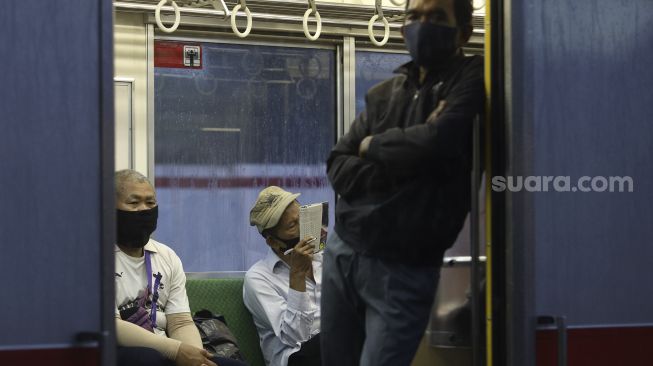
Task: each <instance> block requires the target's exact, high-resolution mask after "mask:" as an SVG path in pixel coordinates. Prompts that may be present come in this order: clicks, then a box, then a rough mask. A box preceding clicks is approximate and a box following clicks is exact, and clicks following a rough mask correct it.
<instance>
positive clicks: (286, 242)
mask: <svg viewBox="0 0 653 366" xmlns="http://www.w3.org/2000/svg"><path fill="white" fill-rule="evenodd" d="M274 238H275V239H277V240H278V241H280V242H282V243H283V244H284V245H285V246H286V249H284V250H288V249H290V248H294V247H295V246H296V245H297V244H299V236H298V237H296V238H293V239H281V238H279V237H278V236H275V237H274Z"/></svg>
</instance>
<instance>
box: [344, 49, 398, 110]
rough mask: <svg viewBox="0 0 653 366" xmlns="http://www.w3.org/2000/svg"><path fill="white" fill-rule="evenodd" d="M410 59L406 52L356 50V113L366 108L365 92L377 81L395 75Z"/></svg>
mask: <svg viewBox="0 0 653 366" xmlns="http://www.w3.org/2000/svg"><path fill="white" fill-rule="evenodd" d="M408 61H410V56H409V55H408V54H406V53H387V52H373V51H357V52H356V115H358V114H359V113H360V112H362V111H363V109H365V94H366V93H367V91H368V90H369V89H370V88H371V87H372V86H374V85H375V84H377V83H380V82H381V81H383V80H386V79H388V78H390V77H392V76H393V73H392V72H393V71H394V70H395V69H396V68H397V67H399V66H401V65H402V64H404V63H406V62H408Z"/></svg>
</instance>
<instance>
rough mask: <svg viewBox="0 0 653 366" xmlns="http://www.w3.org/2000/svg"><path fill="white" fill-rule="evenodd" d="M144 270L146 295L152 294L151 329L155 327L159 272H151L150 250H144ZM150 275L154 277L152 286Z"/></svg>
mask: <svg viewBox="0 0 653 366" xmlns="http://www.w3.org/2000/svg"><path fill="white" fill-rule="evenodd" d="M145 270H146V273H147V297H148V298H149V297H150V294H152V308H151V310H150V321H151V322H152V329H154V328H156V308H157V301H158V300H159V285H160V284H161V277H162V276H161V273H160V272H157V273H156V274H155V275H153V274H152V260H151V259H150V251H148V250H145ZM152 277H154V278H155V280H154V286H152Z"/></svg>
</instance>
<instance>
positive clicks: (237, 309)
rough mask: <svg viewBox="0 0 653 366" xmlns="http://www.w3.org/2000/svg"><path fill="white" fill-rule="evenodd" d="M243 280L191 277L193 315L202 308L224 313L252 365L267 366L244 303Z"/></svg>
mask: <svg viewBox="0 0 653 366" xmlns="http://www.w3.org/2000/svg"><path fill="white" fill-rule="evenodd" d="M243 281H244V279H243V278H208V279H188V280H187V281H186V292H187V293H188V300H189V302H190V310H191V312H192V313H193V314H194V313H195V312H196V311H198V310H201V309H207V310H211V311H212V312H213V313H214V314H222V315H223V316H224V317H225V319H226V321H227V325H228V326H229V329H230V330H231V332H232V333H233V334H234V336H236V339H237V340H238V346H239V347H240V351H241V353H242V354H243V356H244V357H245V359H246V360H247V363H248V364H249V366H265V361H264V360H263V355H262V354H261V348H260V344H259V338H258V333H257V331H256V326H255V325H254V321H253V320H252V315H251V314H250V313H249V311H248V310H247V308H246V307H245V304H244V303H243Z"/></svg>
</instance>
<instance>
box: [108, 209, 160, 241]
mask: <svg viewBox="0 0 653 366" xmlns="http://www.w3.org/2000/svg"><path fill="white" fill-rule="evenodd" d="M158 217H159V206H154V207H153V208H151V209H149V210H142V211H123V210H116V224H117V225H116V226H117V230H116V231H117V236H116V241H117V242H118V244H120V245H123V246H126V247H128V248H135V249H137V248H142V247H144V246H145V244H147V242H148V241H149V240H150V235H152V233H153V232H154V230H156V222H157V219H158Z"/></svg>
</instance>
